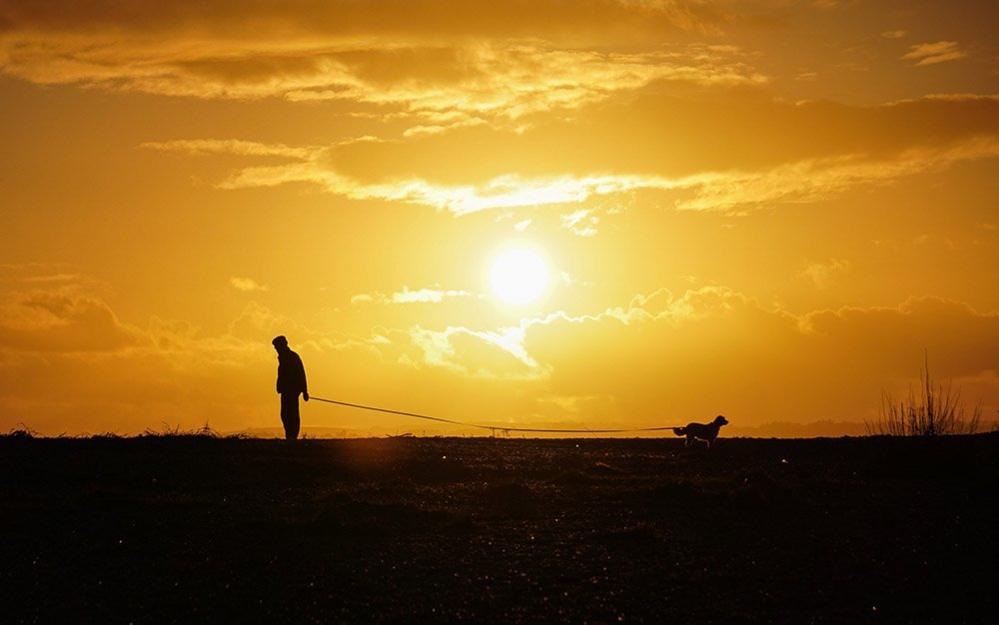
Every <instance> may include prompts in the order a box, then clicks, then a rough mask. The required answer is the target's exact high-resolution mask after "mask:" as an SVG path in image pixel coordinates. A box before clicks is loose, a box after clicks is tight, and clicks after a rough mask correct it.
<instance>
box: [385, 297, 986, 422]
mask: <svg viewBox="0 0 999 625" xmlns="http://www.w3.org/2000/svg"><path fill="white" fill-rule="evenodd" d="M384 338H385V341H384V343H383V344H382V345H379V347H378V348H379V349H380V350H382V351H383V354H384V357H385V359H386V360H395V361H397V362H399V363H402V364H405V365H408V366H412V367H415V368H418V369H430V370H434V369H436V370H440V371H442V372H448V373H450V374H451V375H455V376H458V377H463V378H469V379H477V380H493V381H494V382H495V383H500V381H503V380H520V381H522V383H524V384H528V383H529V384H528V385H527V386H521V387H520V392H522V393H528V394H529V395H530V396H532V397H535V400H536V402H537V403H538V404H539V405H544V406H548V408H549V409H550V408H551V407H552V406H553V405H554V406H556V407H558V408H560V406H558V402H552V401H551V398H552V397H588V396H599V397H610V398H613V402H612V403H613V410H611V409H609V407H608V405H607V404H606V403H599V404H596V405H593V406H590V408H589V410H587V408H586V406H585V404H584V405H580V406H577V408H579V410H577V411H576V412H577V413H578V414H579V415H581V416H582V417H583V418H584V422H586V421H585V420H586V419H589V420H590V422H592V420H594V419H600V420H601V422H606V421H607V420H608V419H611V420H614V419H618V418H621V417H622V416H624V418H626V419H627V420H628V422H629V423H632V424H636V423H645V424H648V423H651V422H654V421H661V420H662V419H663V418H665V417H664V415H668V414H683V415H694V414H716V413H717V412H718V411H723V412H726V414H728V413H732V414H735V415H737V416H738V417H739V418H740V420H741V421H742V423H744V424H746V425H748V424H749V423H764V422H767V421H775V420H789V421H801V420H806V421H807V420H809V419H811V420H813V421H814V420H819V419H823V418H829V419H836V420H846V421H853V422H858V421H862V420H864V419H865V418H869V417H870V416H872V415H873V412H872V411H873V410H876V406H877V403H878V398H879V396H880V391H881V390H882V389H894V388H904V384H905V383H907V382H908V380H911V379H913V378H914V377H915V376H916V374H917V373H918V369H919V363H920V357H921V353H922V349H923V348H924V347H925V348H927V349H928V350H929V353H930V354H931V361H932V362H933V363H935V364H934V366H935V368H936V372H937V375H938V376H939V377H940V379H949V378H958V379H972V378H974V379H986V378H987V379H992V378H991V377H990V376H993V374H994V372H996V371H999V361H997V360H996V358H995V355H994V354H995V353H996V352H997V351H999V314H996V313H982V312H978V311H976V310H974V309H972V308H970V307H969V306H967V305H966V304H963V303H961V302H955V301H950V300H943V299H937V298H914V299H910V300H908V301H906V302H904V303H902V304H901V305H899V306H896V307H868V308H863V307H845V308H839V309H831V310H817V311H813V312H809V313H805V314H800V315H798V314H792V313H790V312H788V311H786V310H782V309H780V308H778V307H768V306H763V305H761V304H760V303H758V302H757V301H755V300H753V299H752V298H749V297H747V296H745V295H744V294H741V293H738V292H736V291H733V290H731V289H727V288H724V287H703V288H700V289H692V290H688V291H686V292H684V293H682V294H679V295H674V294H672V293H670V292H669V291H665V290H660V291H656V292H654V293H652V294H649V295H640V296H636V297H635V298H633V299H632V300H631V302H629V303H628V304H627V305H626V306H621V307H613V308H608V309H606V310H604V311H603V312H599V313H595V314H586V315H570V314H567V313H564V312H557V313H552V314H548V315H545V316H543V317H538V318H532V319H525V320H523V321H521V322H520V323H519V324H517V325H514V326H510V327H506V328H499V329H494V330H476V329H471V328H464V327H455V326H450V327H447V328H445V329H444V330H431V329H427V328H422V327H419V326H416V327H414V328H411V329H410V330H409V331H393V332H389V333H387V334H386V335H385V336H384ZM775 385H778V386H780V387H781V388H790V389H806V388H807V389H812V390H811V391H810V394H809V395H808V397H807V400H805V399H803V398H802V395H801V393H798V392H797V391H795V392H789V393H786V394H780V393H776V394H775V393H773V392H772V389H773V388H774V387H775ZM984 388H985V389H986V390H985V392H986V393H987V394H988V396H987V397H986V398H985V400H986V402H987V403H989V402H992V403H995V402H999V385H995V384H994V385H992V386H991V387H988V386H986V387H984ZM598 409H599V410H598ZM557 412H558V411H556V413H557ZM556 413H552V412H549V413H548V414H556Z"/></svg>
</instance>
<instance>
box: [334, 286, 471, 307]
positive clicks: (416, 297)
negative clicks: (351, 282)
mask: <svg viewBox="0 0 999 625" xmlns="http://www.w3.org/2000/svg"><path fill="white" fill-rule="evenodd" d="M462 297H473V294H472V293H471V292H469V291H462V290H456V289H439V288H436V287H435V288H422V289H416V290H410V288H409V287H407V286H404V287H402V290H401V291H396V292H394V293H391V294H388V295H386V294H385V293H381V292H378V291H376V292H374V293H358V294H357V295H354V296H352V297H351V298H350V303H351V304H362V303H370V302H377V303H380V304H439V303H441V302H443V301H444V300H445V299H450V298H462Z"/></svg>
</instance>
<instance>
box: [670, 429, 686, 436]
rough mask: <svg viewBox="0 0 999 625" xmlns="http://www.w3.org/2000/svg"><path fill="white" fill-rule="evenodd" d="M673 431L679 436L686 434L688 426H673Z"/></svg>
mask: <svg viewBox="0 0 999 625" xmlns="http://www.w3.org/2000/svg"><path fill="white" fill-rule="evenodd" d="M673 433H674V434H676V435H677V436H686V435H687V428H673Z"/></svg>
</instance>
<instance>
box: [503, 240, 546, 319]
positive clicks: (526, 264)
mask: <svg viewBox="0 0 999 625" xmlns="http://www.w3.org/2000/svg"><path fill="white" fill-rule="evenodd" d="M489 279H490V284H491V286H492V289H493V293H495V294H496V296H497V297H499V298H500V299H501V300H503V301H504V302H505V303H507V304H515V305H523V304H530V303H531V302H534V301H536V300H537V299H538V298H540V297H541V296H542V295H543V294H544V292H545V289H546V288H547V287H548V266H547V265H545V261H544V260H542V259H541V257H540V256H538V255H537V254H535V253H534V252H531V251H529V250H524V249H513V250H507V251H505V252H503V253H502V254H500V255H499V256H498V257H497V258H496V260H495V261H493V265H492V269H491V270H490V273H489Z"/></svg>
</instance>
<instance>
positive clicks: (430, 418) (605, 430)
mask: <svg viewBox="0 0 999 625" xmlns="http://www.w3.org/2000/svg"><path fill="white" fill-rule="evenodd" d="M309 399H310V400H315V401H321V402H325V403H327V404H336V405H337V406H345V407H347V408H358V409H360V410H370V411H372V412H382V413H385V414H394V415H401V416H403V417H413V418H415V419H424V420H426V421H437V422H438V423H450V424H452V425H463V426H465V427H471V428H479V429H480V430H491V431H492V433H493V434H496V432H549V433H560V432H561V433H563V434H613V433H621V432H661V431H664V430H672V429H673V428H674V427H683V426H679V425H677V426H673V425H662V426H657V427H651V428H601V429H574V428H521V427H510V426H503V425H483V424H481V423H471V422H468V421H458V420H456V419H446V418H444V417H435V416H433V415H428V414H420V413H418V412H406V411H404V410H392V409H391V408H381V407H378V406H367V405H365V404H354V403H351V402H347V401H340V400H337V399H326V398H325V397H316V396H315V395H309Z"/></svg>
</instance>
